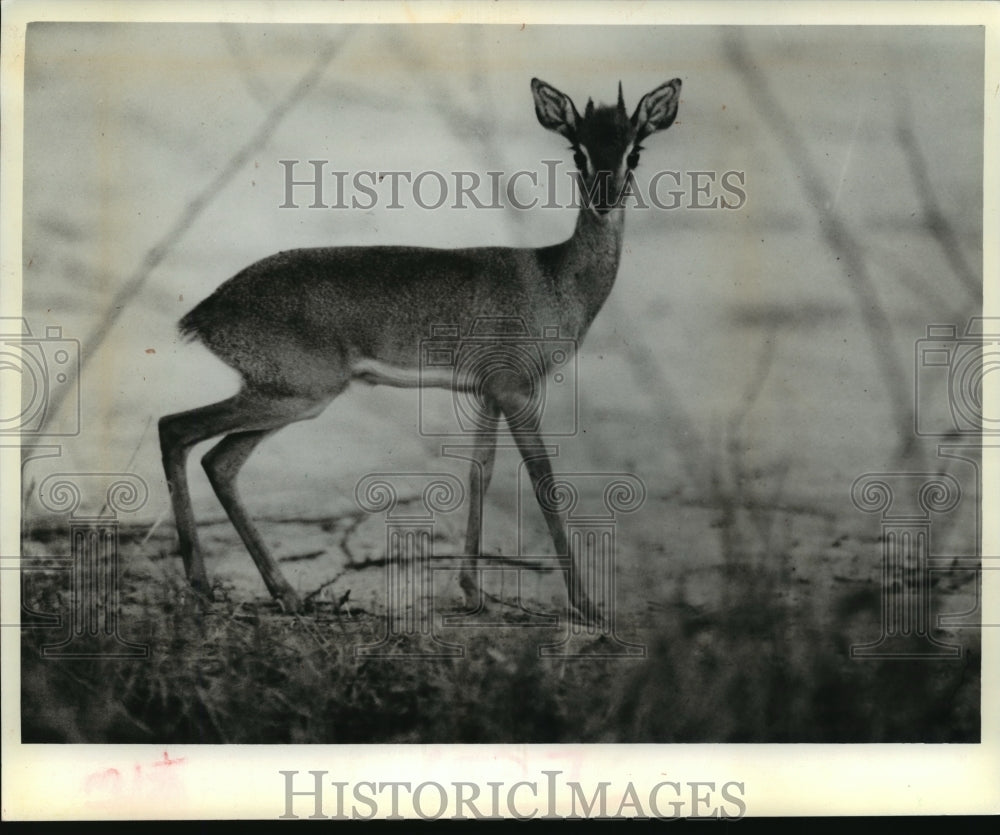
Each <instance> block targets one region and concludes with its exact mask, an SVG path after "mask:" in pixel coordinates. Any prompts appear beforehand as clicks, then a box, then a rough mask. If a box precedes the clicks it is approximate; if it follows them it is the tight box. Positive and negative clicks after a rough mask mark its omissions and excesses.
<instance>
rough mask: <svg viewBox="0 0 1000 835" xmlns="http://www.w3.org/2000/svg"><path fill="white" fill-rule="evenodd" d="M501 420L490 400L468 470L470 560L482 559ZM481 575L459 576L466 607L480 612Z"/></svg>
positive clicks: (467, 542)
mask: <svg viewBox="0 0 1000 835" xmlns="http://www.w3.org/2000/svg"><path fill="white" fill-rule="evenodd" d="M499 416H500V407H499V406H498V405H497V404H496V403H495V402H494V401H492V400H487V401H486V403H485V406H484V409H483V414H482V415H481V424H480V426H479V428H478V430H477V431H476V446H475V448H474V449H473V450H472V466H471V467H470V468H469V524H468V526H467V527H466V530H465V553H466V555H467V556H468V557H470V558H478V557H481V556H482V550H481V549H482V535H483V500H484V499H485V497H486V491H487V490H488V489H489V487H490V480H491V479H492V478H493V462H494V461H495V460H496V453H497V418H498V417H499ZM478 573H479V572H478V571H477V572H475V573H473V572H472V571H470V570H469V569H468V568H463V569H462V571H461V574H460V576H459V584H460V585H461V586H462V591H463V592H465V603H466V605H467V606H468V607H469V608H470V609H475V610H477V611H478V610H479V609H480V608H481V607H482V599H481V597H480V594H479V583H478V580H477V577H478Z"/></svg>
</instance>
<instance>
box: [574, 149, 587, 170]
mask: <svg viewBox="0 0 1000 835" xmlns="http://www.w3.org/2000/svg"><path fill="white" fill-rule="evenodd" d="M573 162H574V163H576V167H577V168H579V169H580V170H581V171H583V172H586V171H587V158H586V157H585V156H584V155H583V151H577V152H576V153H575V154H573Z"/></svg>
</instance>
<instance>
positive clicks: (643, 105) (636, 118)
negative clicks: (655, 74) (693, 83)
mask: <svg viewBox="0 0 1000 835" xmlns="http://www.w3.org/2000/svg"><path fill="white" fill-rule="evenodd" d="M680 97H681V80H680V79H679V78H675V79H673V80H672V81H668V82H667V83H666V84H661V85H660V86H659V87H657V88H656V89H655V90H653V92H651V93H646V95H644V96H643V97H642V100H641V101H640V102H639V106H638V107H637V108H636V109H635V113H633V114H632V124H633V125H634V126H635V130H636V141H641V140H642V139H645V138H646V137H647V136H649V135H650V134H651V133H656V131H658V130H666V129H667V128H669V127H670V126H671V125H672V124H673V123H674V119H676V118H677V102H678V101H679V100H680Z"/></svg>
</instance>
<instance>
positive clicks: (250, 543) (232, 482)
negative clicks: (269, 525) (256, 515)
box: [201, 429, 301, 612]
mask: <svg viewBox="0 0 1000 835" xmlns="http://www.w3.org/2000/svg"><path fill="white" fill-rule="evenodd" d="M275 431H277V430H276V429H258V430H254V431H251V432H235V433H233V434H232V435H227V436H226V437H225V438H223V439H222V440H221V441H220V442H219V443H218V444H216V446H214V447H212V449H211V450H210V451H209V452H208V454H206V455H205V457H204V458H202V459H201V463H202V466H203V467H204V468H205V472H206V473H207V474H208V480H209V481H210V482H211V483H212V488H213V489H214V490H215V495H217V496H218V497H219V501H220V502H221V503H222V506H223V507H224V508H225V510H226V514H227V515H228V516H229V521H231V522H232V523H233V527H234V528H236V532H237V533H238V534H239V535H240V539H242V540H243V544H244V545H245V546H246V549H247V551H249V552H250V556H251V557H253V561H254V562H255V563H256V565H257V569H258V570H259V571H260V575H261V577H263V578H264V585H266V586H267V590H268V591H269V592H270V593H271V596H272V597H273V598H275V599H276V600H279V601H280V602H281V604H282V605H283V606H284V608H285V611H286V612H298V611H299V610H300V609H301V602H300V600H299V596H298V595H297V594H296V593H295V590H294V589H293V588H292V587H291V585H290V584H289V582H288V581H287V580H286V579H285V578H284V576H283V575H282V573H281V570H280V569H279V568H278V564H277V563H276V562H275V561H274V558H273V557H272V556H271V554H270V552H269V551H268V548H267V545H265V544H264V540H263V539H262V538H261V536H260V533H259V532H258V531H257V528H255V527H254V524H253V522H252V521H251V520H250V517H249V515H248V514H247V512H246V508H244V507H243V502H242V501H241V500H240V496H239V493H238V492H237V490H236V476H237V475H238V474H239V471H240V469H241V468H242V467H243V465H244V464H245V463H246V461H247V458H249V457H250V453H251V452H253V451H254V449H255V448H256V446H257V444H259V443H260V442H261V441H262V440H264V438H266V437H267V436H268V435H271V434H273V433H274V432H275Z"/></svg>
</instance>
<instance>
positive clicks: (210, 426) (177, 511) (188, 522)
mask: <svg viewBox="0 0 1000 835" xmlns="http://www.w3.org/2000/svg"><path fill="white" fill-rule="evenodd" d="M238 402H239V395H237V396H236V397H231V398H229V399H228V400H223V401H221V402H220V403H213V404H212V405H210V406H202V407H201V408H198V409H192V410H191V411H189V412H179V413H177V414H174V415H167V416H165V417H163V418H160V423H159V429H160V451H161V453H162V455H163V471H164V473H165V474H166V477H167V487H168V489H169V490H170V502H171V504H172V505H173V510H174V519H175V521H176V523H177V538H178V540H179V545H180V553H181V559H182V560H183V561H184V571H185V573H186V575H187V578H188V582H190V583H191V585H192V586H193V587H194V589H195V590H196V591H199V592H202V593H203V594H204V593H207V592H208V576H207V574H206V573H205V563H204V560H203V558H202V554H201V547H200V546H199V544H198V531H197V529H196V526H195V520H194V512H193V511H192V509H191V494H190V492H189V491H188V483H187V457H188V453H189V452H190V451H191V447H193V446H194V445H195V444H197V443H199V442H201V441H205V440H208V439H209V438H212V437H214V436H215V435H219V434H221V433H222V432H225V431H227V428H228V427H229V426H230V425H231V424H232V422H233V420H234V417H235V415H236V414H237V413H238V411H239V409H238Z"/></svg>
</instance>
